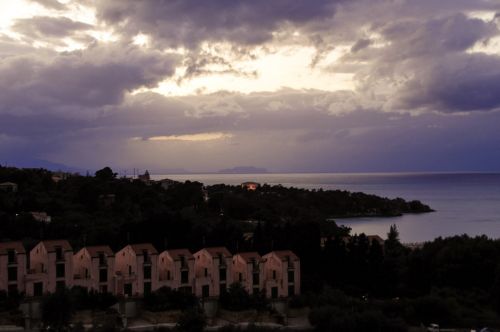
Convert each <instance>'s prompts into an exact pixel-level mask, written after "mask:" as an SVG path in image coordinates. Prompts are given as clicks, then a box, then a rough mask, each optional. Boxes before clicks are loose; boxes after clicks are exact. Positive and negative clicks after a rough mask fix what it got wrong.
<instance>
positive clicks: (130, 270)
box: [128, 265, 132, 275]
mask: <svg viewBox="0 0 500 332" xmlns="http://www.w3.org/2000/svg"><path fill="white" fill-rule="evenodd" d="M128 274H129V275H131V274H132V265H129V266H128Z"/></svg>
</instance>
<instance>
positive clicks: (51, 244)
mask: <svg viewBox="0 0 500 332" xmlns="http://www.w3.org/2000/svg"><path fill="white" fill-rule="evenodd" d="M40 243H42V244H43V246H44V247H45V249H47V251H48V252H51V251H56V247H61V248H62V249H63V250H64V251H72V250H73V248H72V247H71V245H70V244H69V242H68V241H67V240H48V241H40Z"/></svg>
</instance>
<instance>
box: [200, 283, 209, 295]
mask: <svg viewBox="0 0 500 332" xmlns="http://www.w3.org/2000/svg"><path fill="white" fill-rule="evenodd" d="M201 296H202V297H209V296H210V286H208V285H203V286H202V287H201Z"/></svg>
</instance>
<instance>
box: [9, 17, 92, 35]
mask: <svg viewBox="0 0 500 332" xmlns="http://www.w3.org/2000/svg"><path fill="white" fill-rule="evenodd" d="M92 28H93V26H92V25H90V24H87V23H83V22H76V21H73V20H71V19H69V18H67V17H50V16H35V17H32V18H24V19H19V20H17V21H16V22H15V23H14V25H13V27H12V29H13V30H14V31H16V32H17V33H21V34H23V35H25V36H27V37H29V38H32V39H35V40H36V39H44V38H62V37H68V36H71V35H73V34H74V33H75V32H79V31H85V30H90V29H92Z"/></svg>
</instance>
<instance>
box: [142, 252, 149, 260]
mask: <svg viewBox="0 0 500 332" xmlns="http://www.w3.org/2000/svg"><path fill="white" fill-rule="evenodd" d="M142 255H143V256H144V263H149V262H150V259H149V255H148V251H147V250H146V249H144V250H143V251H142Z"/></svg>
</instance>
